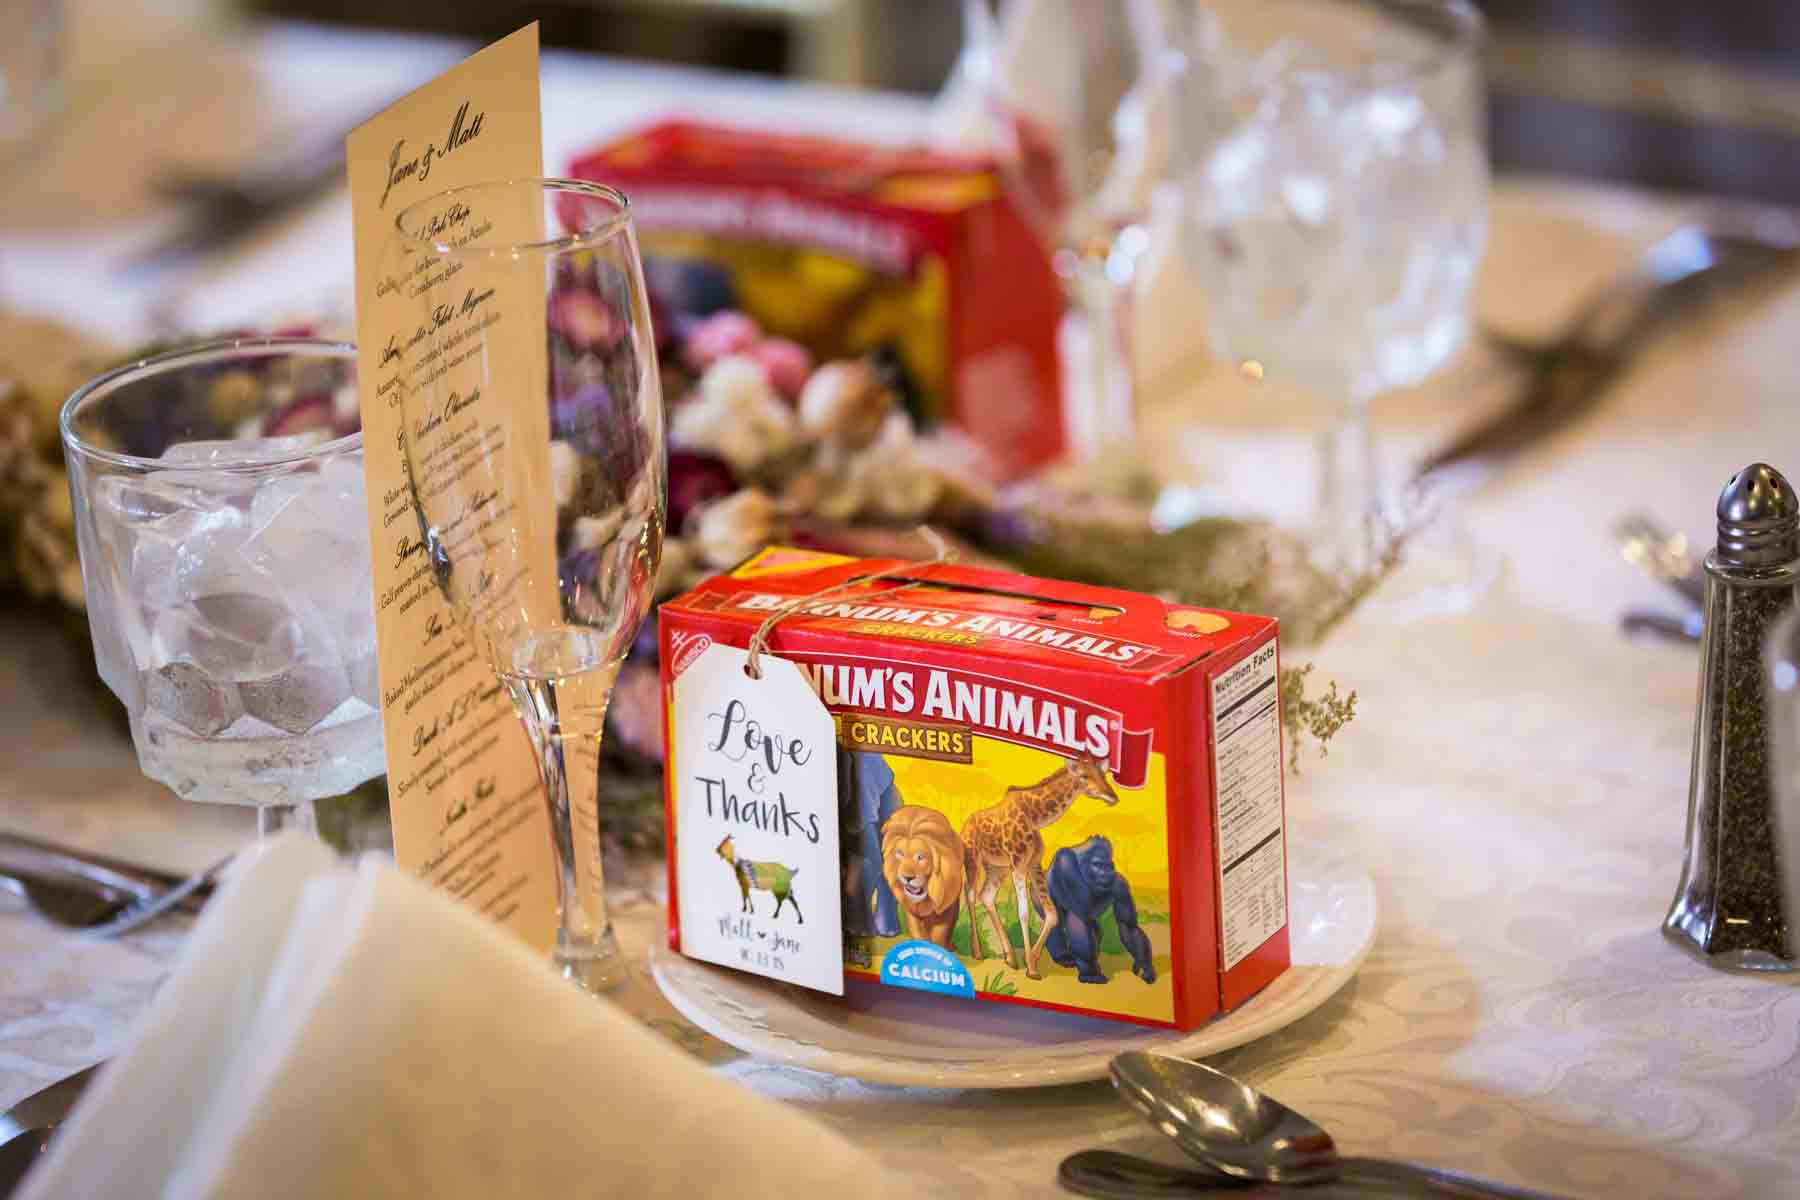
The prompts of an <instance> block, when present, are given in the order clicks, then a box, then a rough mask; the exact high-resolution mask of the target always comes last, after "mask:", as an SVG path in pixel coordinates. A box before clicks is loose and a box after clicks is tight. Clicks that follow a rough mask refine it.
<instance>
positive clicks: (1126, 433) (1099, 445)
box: [1070, 252, 1137, 458]
mask: <svg viewBox="0 0 1800 1200" xmlns="http://www.w3.org/2000/svg"><path fill="white" fill-rule="evenodd" d="M1133 265H1134V264H1133V263H1131V262H1130V260H1129V259H1128V258H1127V257H1125V256H1123V255H1122V254H1121V253H1118V252H1114V253H1111V254H1105V255H1102V254H1087V255H1081V256H1079V257H1077V258H1076V260H1075V264H1074V270H1073V274H1074V278H1073V279H1072V280H1070V283H1071V284H1072V287H1071V289H1070V290H1071V292H1072V293H1073V298H1074V300H1075V305H1076V308H1077V309H1078V310H1079V311H1080V312H1081V314H1082V316H1083V317H1084V318H1085V319H1086V323H1087V343H1088V345H1087V352H1088V362H1087V366H1088V372H1087V374H1088V379H1087V385H1088V393H1087V396H1086V397H1085V405H1084V407H1083V411H1082V412H1081V413H1080V414H1079V419H1078V422H1077V428H1076V429H1075V431H1074V433H1075V437H1076V441H1077V446H1076V454H1077V455H1078V456H1079V457H1083V458H1093V457H1095V456H1096V455H1098V454H1100V453H1101V452H1103V451H1105V450H1109V449H1111V448H1112V447H1114V446H1118V445H1122V444H1128V443H1130V441H1131V440H1132V438H1133V437H1135V436H1136V433H1137V409H1136V396H1135V394H1134V387H1133V379H1132V360H1131V332H1130V326H1129V322H1130V317H1131V287H1132V284H1131V273H1130V268H1131V267H1132V266H1133Z"/></svg>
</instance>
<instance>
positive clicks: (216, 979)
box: [24, 834, 888, 1200]
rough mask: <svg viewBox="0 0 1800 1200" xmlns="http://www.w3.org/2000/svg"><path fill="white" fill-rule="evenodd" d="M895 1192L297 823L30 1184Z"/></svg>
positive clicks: (391, 1190)
mask: <svg viewBox="0 0 1800 1200" xmlns="http://www.w3.org/2000/svg"><path fill="white" fill-rule="evenodd" d="M851 1189H855V1190H856V1191H857V1192H859V1193H865V1194H872V1195H876V1196H880V1195H885V1194H888V1185H887V1184H886V1181H885V1180H884V1178H883V1177H881V1176H880V1173H879V1171H878V1168H877V1167H876V1166H875V1164H874V1163H873V1161H872V1160H870V1159H869V1158H868V1157H866V1156H865V1155H863V1154H862V1153H860V1152H859V1151H857V1150H856V1149H854V1148H853V1147H852V1146H850V1145H849V1144H848V1143H847V1142H845V1141H844V1140H843V1139H842V1138H841V1137H839V1136H838V1135H836V1134H834V1133H832V1132H831V1131H829V1130H827V1129H825V1128H823V1127H821V1126H819V1125H818V1124H816V1123H815V1122H813V1121H812V1120H810V1119H809V1118H807V1117H805V1116H804V1115H802V1114H800V1113H798V1112H796V1111H794V1110H792V1109H789V1108H785V1107H783V1106H781V1105H779V1104H776V1103H775V1102H773V1101H770V1100H768V1099H765V1098H763V1097H761V1096H758V1095H756V1094H754V1093H752V1092H750V1091H747V1090H746V1089H744V1088H743V1087H741V1086H739V1085H737V1084H735V1083H732V1082H730V1081H727V1080H724V1079H721V1078H719V1077H717V1076H714V1075H712V1074H711V1073H709V1072H708V1071H707V1070H706V1069H705V1068H704V1067H703V1066H701V1065H700V1064H699V1063H698V1062H696V1061H695V1060H693V1059H691V1058H690V1057H688V1056H687V1055H685V1054H683V1053H682V1052H681V1051H679V1050H677V1049H676V1048H675V1047H674V1046H672V1045H670V1044H669V1043H667V1042H666V1041H664V1040H663V1039H662V1038H660V1037H658V1036H657V1035H655V1034H653V1033H651V1032H650V1031H648V1030H646V1029H644V1028H643V1027H642V1026H641V1025H639V1024H638V1023H637V1022H636V1021H634V1020H632V1019H631V1018H630V1017H628V1016H626V1015H625V1014H624V1013H622V1012H620V1011H619V1010H618V1009H616V1008H614V1007H613V1006H612V1005H611V1004H609V1003H607V1002H606V1001H604V1000H596V999H595V998H593V997H591V996H587V995H584V994H583V993H581V992H579V991H577V990H576V989H575V988H573V987H571V986H570V985H569V984H568V983H566V982H565V981H563V980H562V979H561V978H559V977H558V976H557V975H555V974H554V973H553V972H552V971H550V970H549V968H548V967H547V966H546V965H545V964H544V962H543V961H541V960H540V959H539V958H538V957H537V956H536V955H534V954H533V953H532V952H531V951H530V950H529V949H527V948H526V947H525V946H523V945H522V944H520V943H518V942H517V941H516V940H514V939H513V938H512V937H511V936H510V935H509V934H507V933H505V932H503V931H502V930H500V929H498V928H496V927H495V926H493V925H491V924H490V923H489V922H487V921H485V920H484V919H482V918H481V917H480V916H478V915H476V914H475V913H472V912H470V911H468V910H467V909H465V908H463V907H462V906H461V905H459V904H456V903H455V902H454V901H452V900H450V899H448V898H447V897H445V896H442V895H440V894H439V893H437V892H435V891H433V890H431V889H430V888H429V887H427V886H426V885H424V884H422V883H420V882H418V881H417V880H415V879H413V878H411V877H410V876H407V875H405V874H403V873H402V872H401V871H399V870H397V869H396V868H395V867H393V866H392V865H391V864H386V863H383V862H381V861H378V860H374V859H365V860H363V861H362V862H361V863H359V864H357V865H355V866H351V865H347V864H341V863H339V862H337V861H336V860H335V859H333V857H332V856H331V854H330V853H329V851H327V850H326V849H324V848H323V847H322V846H320V845H319V844H318V843H317V842H315V841H312V840H310V839H308V838H306V837H304V836H303V835H297V834H296V835H289V836H287V837H283V838H280V839H277V840H275V841H273V842H271V843H269V844H268V845H266V846H265V847H263V848H262V849H261V851H260V853H257V854H256V855H255V857H254V858H251V859H249V860H248V861H246V862H244V863H242V864H241V865H240V867H239V868H238V869H236V870H235V871H234V873H233V874H232V876H231V878H230V879H229V880H228V882H227V883H226V885H225V887H224V888H223V889H222V890H221V892H220V894H219V895H217V896H216V897H215V898H214V899H213V901H212V903H211V904H210V905H208V907H207V911H206V914H205V916H204V917H203V918H202V919H201V920H200V922H199V923H198V925H196V927H195V929H194V933H193V937H192V940H191V942H190V944H189V945H188V946H187V947H186V949H185V951H184V952H183V954H182V957H181V960H180V962H179V963H178V964H177V965H176V968H175V971H174V973H173V975H172V976H171V977H170V979H169V980H168V982H167V983H166V984H165V985H164V986H163V988H162V990H161V991H160V992H159V993H158V994H157V997H156V999H155V1001H154V1002H153V1003H152V1005H151V1008H150V1010H149V1012H147V1013H146V1014H145V1016H144V1018H143V1020H142V1022H141V1023H140V1025H139V1026H138V1028H137V1030H136V1031H135V1033H134V1035H133V1037H132V1040H131V1042H130V1045H129V1047H128V1049H127V1050H126V1051H125V1052H124V1053H123V1054H121V1055H120V1056H119V1057H118V1058H117V1059H116V1060H115V1061H114V1062H113V1063H112V1065H111V1066H110V1067H108V1068H107V1069H106V1070H105V1071H103V1072H102V1073H101V1075H100V1077H99V1078H98V1079H97V1080H96V1081H95V1083H94V1085H93V1088H92V1089H91V1090H90V1092H89V1094H88V1096H87V1097H86V1098H85V1099H84V1100H83V1102H82V1104H81V1106H80V1107H79V1108H78V1109H77V1111H76V1112H75V1114H74V1115H73V1117H72V1118H71V1120H70V1121H69V1122H68V1123H67V1124H66V1125H65V1126H64V1127H63V1128H62V1130H61V1131H60V1132H59V1134H58V1136H57V1138H56V1140H55V1143H54V1144H53V1146H52V1147H51V1150H50V1153H49V1154H48V1155H47V1156H46V1158H45V1160H44V1162H43V1163H42V1164H40V1166H39V1167H38V1169H37V1170H36V1171H35V1172H34V1173H33V1174H32V1176H31V1177H30V1178H29V1179H28V1181H27V1183H26V1185H25V1189H24V1196H25V1197H26V1200H45V1198H48V1197H81V1198H84V1200H85V1198H87V1197H95V1196H161V1197H170V1198H177V1197H179V1198H185V1197H240V1196H241V1197H249V1196H255V1197H272V1198H284V1197H321V1198H323V1197H333V1198H337V1197H345V1196H429V1197H433V1198H456V1197H471V1198H472V1197H483V1198H494V1197H501V1198H504V1197H538V1196H545V1197H549V1196H555V1197H559V1198H560V1197H566V1196H670V1197H706V1196H730V1197H732V1200H743V1198H745V1197H755V1196H770V1197H777V1196H779V1197H790V1196H796V1195H800V1196H806V1195H821V1194H824V1195H829V1194H837V1193H840V1192H845V1191H849V1190H851Z"/></svg>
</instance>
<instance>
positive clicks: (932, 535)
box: [744, 525, 956, 679]
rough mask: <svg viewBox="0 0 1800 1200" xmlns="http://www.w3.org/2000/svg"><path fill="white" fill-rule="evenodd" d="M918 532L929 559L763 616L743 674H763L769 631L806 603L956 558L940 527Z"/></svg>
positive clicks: (855, 581) (895, 567)
mask: <svg viewBox="0 0 1800 1200" xmlns="http://www.w3.org/2000/svg"><path fill="white" fill-rule="evenodd" d="M918 533H919V536H921V537H923V538H924V539H925V540H926V541H928V542H930V543H931V549H932V555H931V558H930V559H929V560H927V561H925V562H922V563H917V562H899V563H895V564H894V565H893V566H891V567H889V568H887V569H886V570H884V571H875V572H873V573H871V574H868V575H857V576H855V577H853V578H850V579H846V580H844V582H842V583H834V584H832V585H831V586H830V587H828V588H821V589H820V590H818V591H816V592H812V593H810V594H808V595H805V596H794V597H792V598H790V599H788V600H786V601H784V602H783V603H782V604H781V605H780V607H778V608H775V609H774V610H772V611H771V612H770V613H769V615H768V616H766V617H764V618H763V623H762V624H761V625H758V626H757V627H756V632H755V633H753V634H751V635H750V656H749V657H748V658H747V659H745V660H744V674H746V675H748V676H749V677H750V678H752V679H761V678H762V665H761V662H762V654H763V651H764V650H766V649H768V642H769V635H770V634H771V633H773V632H774V631H775V627H776V626H777V625H779V624H781V623H782V622H783V621H785V620H787V618H789V617H791V616H793V615H794V614H795V613H797V612H799V611H800V610H801V609H802V608H804V607H805V606H806V605H809V604H817V603H818V602H819V601H821V600H829V599H831V598H832V597H834V596H841V595H843V594H844V593H846V592H849V591H851V590H852V589H855V588H859V587H861V586H862V585H863V584H865V583H874V582H875V581H876V580H878V579H891V578H893V577H894V576H895V575H902V574H905V573H906V572H908V571H916V570H918V569H919V568H920V567H935V566H940V565H942V564H944V563H947V562H954V561H955V559H956V552H955V551H954V550H952V549H951V547H950V543H949V542H948V541H946V540H945V539H944V538H943V536H942V535H941V534H939V533H938V531H937V530H935V529H933V528H932V527H931V526H929V525H921V526H919V528H918ZM911 586H912V582H911V581H910V580H909V581H907V582H906V583H902V584H896V585H895V586H893V587H888V588H882V589H880V590H879V591H874V592H870V593H869V594H868V595H867V596H864V597H863V599H865V600H869V599H873V598H874V597H876V596H889V595H892V594H893V593H895V592H903V591H905V590H906V589H907V588H909V587H911Z"/></svg>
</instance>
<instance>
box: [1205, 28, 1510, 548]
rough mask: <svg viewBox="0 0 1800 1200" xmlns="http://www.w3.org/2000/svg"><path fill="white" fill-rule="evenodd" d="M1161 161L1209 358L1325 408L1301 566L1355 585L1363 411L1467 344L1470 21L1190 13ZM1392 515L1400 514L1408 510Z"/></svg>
mask: <svg viewBox="0 0 1800 1200" xmlns="http://www.w3.org/2000/svg"><path fill="white" fill-rule="evenodd" d="M1178 11H1179V13H1180V14H1181V15H1182V16H1184V17H1186V18H1187V21H1186V25H1187V27H1186V28H1185V29H1183V30H1181V31H1180V32H1179V33H1178V35H1177V45H1178V46H1179V47H1180V48H1181V49H1182V50H1183V51H1184V53H1185V55H1186V59H1187V61H1186V64H1185V69H1184V70H1183V71H1182V72H1181V80H1182V82H1181V97H1182V99H1181V116H1180V120H1179V121H1178V123H1177V128H1178V130H1179V136H1178V147H1179V148H1178V150H1177V156H1178V157H1179V158H1180V159H1181V160H1182V161H1183V169H1182V170H1183V176H1184V188H1185V193H1186V195H1187V198H1188V205H1189V213H1190V217H1191V222H1192V224H1191V226H1190V230H1191V233H1192V235H1193V236H1191V237H1190V238H1189V239H1188V241H1189V244H1190V246H1192V247H1193V253H1194V257H1195V259H1196V264H1195V265H1196V266H1197V268H1198V273H1199V276H1200V278H1201V281H1202V284H1203V286H1204V288H1205V292H1206V306H1207V311H1208V313H1209V319H1210V324H1211V336H1212V342H1213V345H1214V348H1215V350H1216V351H1217V352H1218V353H1219V354H1220V355H1221V356H1223V357H1225V358H1227V359H1228V360H1230V361H1232V362H1236V363H1240V364H1244V365H1245V367H1246V368H1247V369H1248V370H1250V371H1251V372H1252V373H1253V374H1254V375H1256V376H1257V377H1266V378H1267V379H1269V380H1270V381H1271V382H1276V381H1279V382H1283V383H1285V384H1287V385H1290V386H1293V387H1296V388H1298V389H1300V390H1302V391H1304V392H1307V393H1310V394H1311V395H1313V396H1315V397H1317V398H1318V399H1319V400H1321V401H1322V402H1324V403H1326V404H1328V405H1329V406H1331V409H1332V412H1333V415H1332V417H1331V419H1330V421H1329V427H1328V428H1327V430H1326V432H1325V433H1324V434H1322V436H1321V441H1320V450H1319V473H1320V474H1319V496H1318V509H1319V511H1318V532H1317V534H1316V539H1317V541H1316V547H1315V548H1316V550H1317V552H1318V554H1317V557H1319V558H1320V559H1321V560H1322V561H1324V562H1327V563H1329V564H1330V565H1332V566H1334V567H1336V568H1339V569H1341V570H1343V571H1345V572H1347V573H1352V574H1355V573H1360V572H1362V571H1364V570H1367V569H1368V568H1370V567H1371V566H1372V565H1374V563H1375V562H1376V561H1377V560H1378V559H1379V558H1380V557H1381V555H1382V554H1383V553H1384V551H1385V549H1386V545H1387V542H1388V539H1389V537H1390V535H1391V533H1392V531H1393V530H1394V528H1395V527H1397V526H1404V525H1408V524H1411V523H1413V522H1415V521H1416V520H1417V518H1418V514H1417V513H1416V512H1412V511H1408V510H1406V509H1405V508H1400V509H1396V508H1395V507H1394V505H1393V504H1392V503H1391V502H1384V498H1383V496H1382V493H1381V489H1380V481H1379V479H1378V475H1377V471H1376V460H1375V450H1374V443H1373V439H1372V434H1371V430H1370V424H1369V405H1370V402H1371V400H1373V399H1374V398H1375V397H1376V396H1378V395H1380V394H1382V393H1383V392H1386V391H1389V390H1391V389H1396V388H1402V387H1407V386H1410V385H1413V384H1416V383H1418V382H1420V381H1421V380H1423V379H1425V378H1426V377H1427V376H1429V375H1431V374H1432V373H1433V372H1435V371H1436V370H1437V369H1438V368H1439V367H1441V366H1442V365H1443V364H1444V363H1445V362H1446V361H1447V360H1448V359H1449V358H1450V356H1451V355H1452V354H1453V353H1455V351H1456V350H1457V349H1458V348H1459V347H1460V346H1461V345H1462V344H1463V342H1464V340H1465V339H1466V337H1467V335H1468V330H1469V323H1470V316H1469V309H1470V290H1471V287H1472V285H1473V281H1474V276H1475V268H1476V265H1477V264H1478V262H1479V261H1480V258H1481V254H1482V250H1483V247H1484V245H1485V240H1486V224H1487V221H1486V218H1487V187H1488V168H1487V156H1486V150H1485V145H1486V142H1485V138H1486V128H1485V117H1484V111H1485V110H1484V93H1483V79H1482V61H1481V44H1482V22H1481V18H1480V16H1479V14H1478V13H1477V12H1476V11H1475V9H1474V8H1473V7H1472V6H1471V5H1470V4H1468V3H1466V2H1465V0H1200V2H1191V3H1184V4H1182V5H1181V6H1180V8H1179V10H1178ZM1409 499H1410V498H1409Z"/></svg>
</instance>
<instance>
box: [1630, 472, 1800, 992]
mask: <svg viewBox="0 0 1800 1200" xmlns="http://www.w3.org/2000/svg"><path fill="white" fill-rule="evenodd" d="M1718 519H1719V540H1718V545H1717V546H1716V547H1715V548H1714V549H1713V550H1712V552H1711V553H1709V554H1708V555H1707V556H1706V563H1705V567H1706V598H1705V605H1704V621H1705V628H1704V632H1703V633H1702V635H1701V647H1700V695H1699V703H1698V712H1697V713H1696V715H1695V720H1694V749H1693V767H1692V772H1691V774H1690V776H1689V779H1688V820H1687V842H1686V845H1685V847H1684V849H1683V854H1682V860H1683V861H1682V866H1681V882H1680V883H1679V884H1678V885H1677V886H1676V890H1675V899H1674V902H1673V903H1672V904H1671V905H1670V906H1669V915H1668V916H1667V917H1666V918H1664V920H1663V934H1664V936H1665V937H1667V938H1669V940H1670V941H1672V942H1674V943H1675V944H1676V945H1678V946H1681V947H1682V948H1683V949H1685V950H1688V951H1690V952H1691V953H1693V954H1696V955H1698V956H1699V957H1701V958H1702V959H1704V960H1705V961H1706V962H1708V963H1710V964H1712V965H1713V966H1718V967H1729V968H1735V969H1738V970H1751V971H1791V970H1795V969H1797V968H1800V962H1796V961H1795V954H1796V947H1795V946H1794V945H1792V944H1790V942H1789V938H1788V925H1787V918H1786V915H1785V913H1784V911H1783V904H1782V887H1783V883H1782V874H1781V870H1780V863H1779V860H1778V858H1777V854H1778V851H1777V833H1776V828H1775V812H1774V797H1773V793H1772V790H1771V788H1770V785H1769V771H1768V766H1769V748H1768V736H1769V716H1768V708H1767V706H1766V703H1765V698H1764V675H1763V663H1762V646H1763V638H1764V635H1765V634H1766V632H1767V630H1768V627H1769V625H1770V624H1771V623H1772V622H1773V621H1774V620H1775V618H1776V617H1778V616H1780V615H1781V614H1782V613H1783V612H1785V611H1787V610H1788V609H1789V608H1791V607H1793V605H1794V602H1795V600H1796V598H1800V503H1796V500H1795V497H1794V490H1793V488H1792V487H1790V486H1789V485H1788V481H1787V480H1786V479H1785V478H1783V477H1782V475H1781V473H1780V472H1779V471H1777V470H1775V468H1773V467H1771V466H1768V465H1767V464H1764V463H1754V464H1752V465H1750V466H1748V467H1745V468H1744V469H1743V470H1742V471H1739V472H1738V473H1737V474H1736V475H1734V476H1732V478H1731V481H1730V482H1729V483H1727V484H1726V485H1725V490H1724V491H1723V492H1721V493H1720V495H1719V507H1718Z"/></svg>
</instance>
